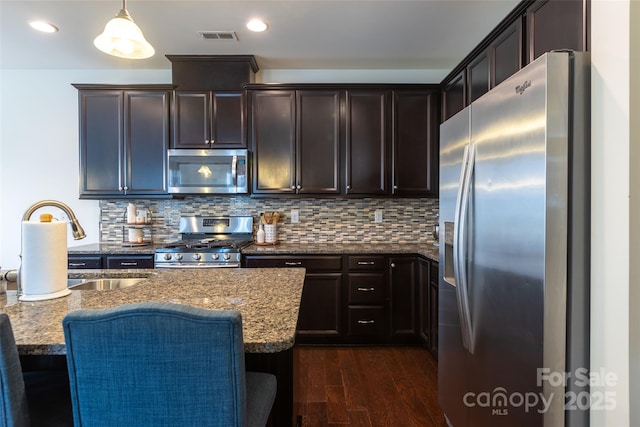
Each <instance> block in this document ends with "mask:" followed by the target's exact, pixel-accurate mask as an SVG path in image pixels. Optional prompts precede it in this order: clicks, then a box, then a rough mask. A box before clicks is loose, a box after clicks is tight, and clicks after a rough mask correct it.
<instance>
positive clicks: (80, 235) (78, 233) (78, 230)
mask: <svg viewBox="0 0 640 427" xmlns="http://www.w3.org/2000/svg"><path fill="white" fill-rule="evenodd" d="M44 206H53V207H56V208H59V209H61V210H63V211H64V213H66V214H67V216H68V217H69V224H71V231H72V232H73V238H74V239H75V240H80V239H84V238H85V237H87V235H86V234H84V229H83V228H82V226H81V225H80V223H79V222H78V219H77V218H76V215H75V214H74V213H73V211H72V210H71V208H70V207H69V206H67V205H65V204H64V203H62V202H58V201H57V200H41V201H39V202H36V203H34V204H33V205H31V206H29V208H28V209H27V210H26V211H25V212H24V215H22V220H23V221H29V219H30V218H31V215H33V213H34V212H35V211H37V210H38V209H40V208H42V207H44Z"/></svg>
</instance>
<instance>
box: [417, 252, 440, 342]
mask: <svg viewBox="0 0 640 427" xmlns="http://www.w3.org/2000/svg"><path fill="white" fill-rule="evenodd" d="M430 266H431V264H430V263H429V261H427V260H424V259H419V260H418V286H419V288H418V294H419V302H418V304H419V306H420V307H419V310H418V311H419V314H420V326H419V331H418V332H419V334H420V338H421V340H422V343H423V344H425V345H426V346H427V348H429V346H430V344H431V343H430V341H431V321H432V319H431V304H430V301H429V296H430V293H431V282H430V277H429V273H430ZM437 324H438V322H437V319H436V327H437Z"/></svg>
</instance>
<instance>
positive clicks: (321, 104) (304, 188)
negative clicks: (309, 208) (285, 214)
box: [250, 90, 342, 194]
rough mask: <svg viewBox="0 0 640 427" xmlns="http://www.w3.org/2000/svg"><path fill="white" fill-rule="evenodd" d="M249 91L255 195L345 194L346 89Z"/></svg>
mask: <svg viewBox="0 0 640 427" xmlns="http://www.w3.org/2000/svg"><path fill="white" fill-rule="evenodd" d="M250 94H251V95H250V97H251V98H250V99H251V109H252V115H251V117H252V118H251V123H252V124H251V135H252V142H253V152H254V162H253V165H254V174H253V176H254V186H253V193H256V194H261V193H265V194H269V193H284V194H337V193H340V187H339V185H340V184H339V183H340V146H341V145H340V104H341V98H342V96H341V91H339V90H287V91H270V90H264V91H250Z"/></svg>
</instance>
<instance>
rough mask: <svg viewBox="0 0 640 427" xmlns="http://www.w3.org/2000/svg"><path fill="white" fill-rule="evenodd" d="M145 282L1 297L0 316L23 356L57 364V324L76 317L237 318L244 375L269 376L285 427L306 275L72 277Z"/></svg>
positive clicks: (221, 272)
mask: <svg viewBox="0 0 640 427" xmlns="http://www.w3.org/2000/svg"><path fill="white" fill-rule="evenodd" d="M105 276H108V277H122V278H125V277H145V280H143V281H140V282H138V283H136V284H135V285H133V286H130V287H124V288H120V289H113V290H104V291H101V290H72V292H71V295H68V296H65V297H62V298H56V299H52V300H45V301H38V302H19V301H17V298H16V292H15V291H12V290H8V291H7V293H6V294H2V295H0V310H1V311H3V312H5V313H7V314H8V315H9V317H10V319H11V324H12V327H13V330H14V335H15V338H16V343H17V345H18V351H19V353H20V355H21V356H29V357H31V356H36V357H37V356H60V357H63V355H64V354H65V352H66V347H65V343H64V333H63V330H62V318H63V317H64V316H65V314H66V313H68V312H70V311H73V310H79V309H98V308H108V307H115V306H119V305H124V304H130V303H136V302H144V301H162V302H172V303H176V304H184V305H189V306H192V307H199V308H205V309H233V310H238V311H240V312H241V314H242V324H243V335H244V343H245V352H246V353H245V354H246V364H247V369H249V370H255V371H263V372H271V373H274V374H275V375H276V376H277V378H278V395H277V397H276V402H275V403H274V410H273V413H272V416H273V425H290V424H291V423H289V422H286V421H285V420H287V419H290V420H292V405H293V345H294V342H295V332H296V323H297V320H298V311H299V307H300V298H301V295H302V287H303V283H304V278H305V270H304V269H303V268H281V269H252V268H244V269H235V268H231V269H225V268H218V269H215V268H213V269H169V270H159V269H155V270H147V269H141V270H72V271H70V277H76V278H85V279H90V278H94V277H105Z"/></svg>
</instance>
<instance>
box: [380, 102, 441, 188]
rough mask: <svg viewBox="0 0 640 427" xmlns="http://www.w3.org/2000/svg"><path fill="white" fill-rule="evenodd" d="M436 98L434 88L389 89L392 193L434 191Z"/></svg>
mask: <svg viewBox="0 0 640 427" xmlns="http://www.w3.org/2000/svg"><path fill="white" fill-rule="evenodd" d="M438 102H439V96H438V91H436V90H407V91H404V90H397V91H393V101H392V111H393V123H392V140H391V141H392V143H391V145H392V153H393V161H392V165H393V172H392V177H393V184H392V194H393V195H396V196H437V194H438V111H439V110H438Z"/></svg>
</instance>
